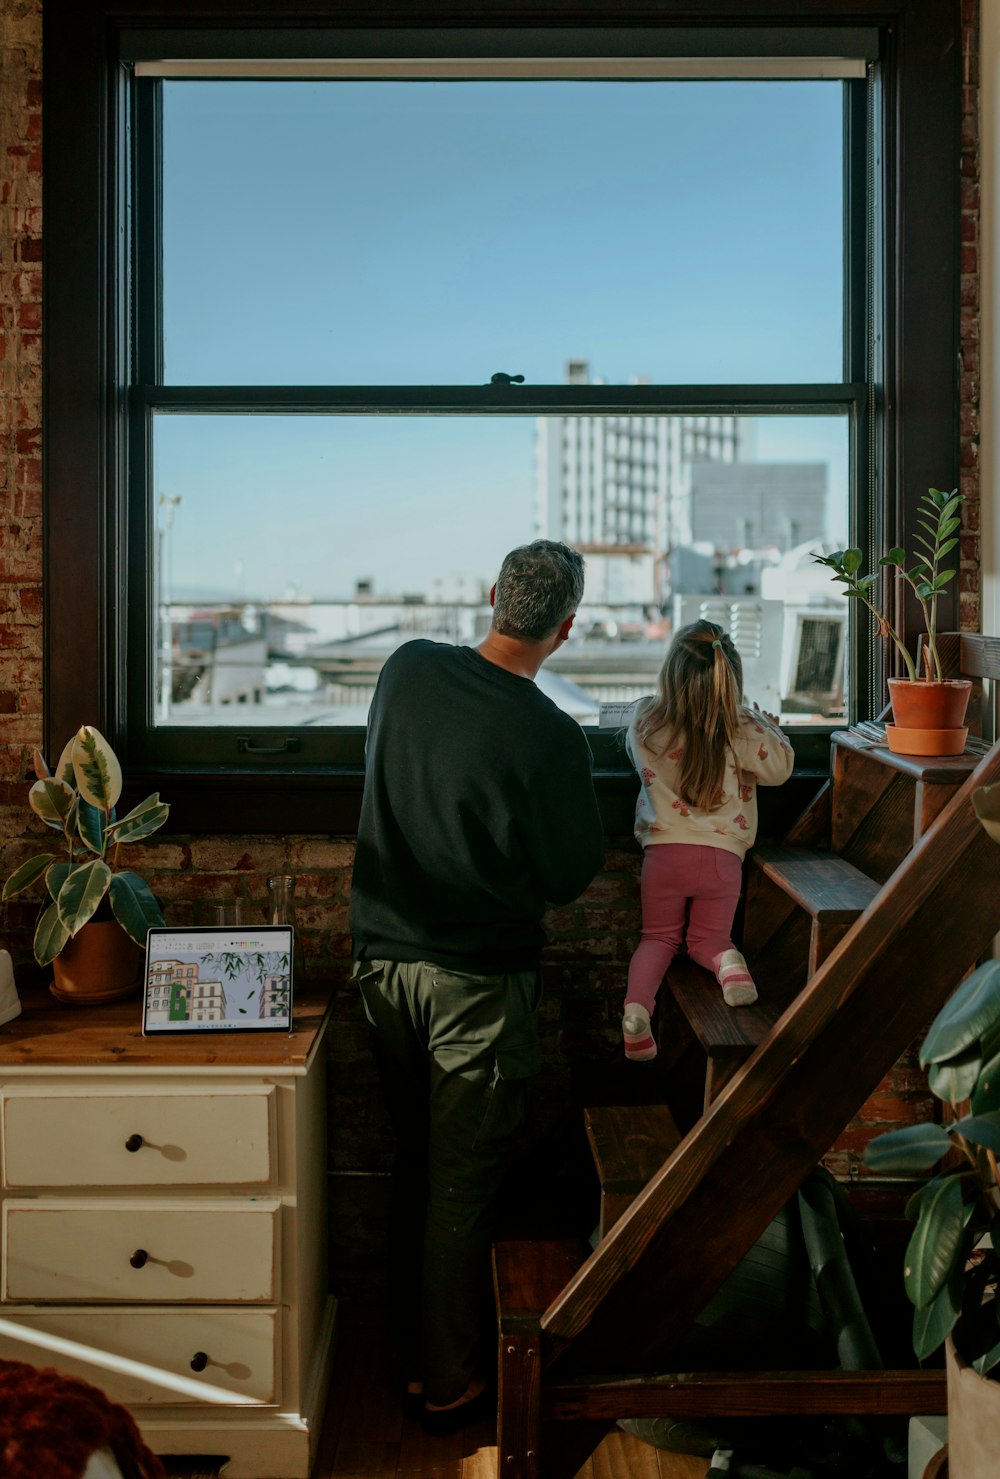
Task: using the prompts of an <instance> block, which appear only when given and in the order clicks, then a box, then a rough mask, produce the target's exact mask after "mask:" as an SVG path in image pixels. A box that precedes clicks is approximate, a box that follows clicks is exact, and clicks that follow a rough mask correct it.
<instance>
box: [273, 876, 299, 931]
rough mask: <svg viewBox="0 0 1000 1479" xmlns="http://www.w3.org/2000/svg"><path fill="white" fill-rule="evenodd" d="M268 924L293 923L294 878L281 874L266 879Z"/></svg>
mask: <svg viewBox="0 0 1000 1479" xmlns="http://www.w3.org/2000/svg"><path fill="white" fill-rule="evenodd" d="M267 922H268V924H290V925H292V926H293V927H294V924H295V879H294V878H293V877H292V876H291V874H288V873H285V874H281V875H280V876H278V877H277V878H269V879H268V880H267Z"/></svg>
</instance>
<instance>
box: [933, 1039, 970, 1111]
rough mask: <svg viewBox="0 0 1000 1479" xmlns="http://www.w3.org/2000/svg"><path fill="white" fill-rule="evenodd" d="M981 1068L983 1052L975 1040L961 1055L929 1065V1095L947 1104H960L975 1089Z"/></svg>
mask: <svg viewBox="0 0 1000 1479" xmlns="http://www.w3.org/2000/svg"><path fill="white" fill-rule="evenodd" d="M982 1066H983V1052H982V1047H981V1045H980V1043H979V1039H978V1038H977V1039H976V1041H975V1042H974V1043H970V1044H969V1046H968V1047H967V1048H965V1049H963V1051H962V1052H961V1053H956V1054H955V1055H954V1056H953V1057H951V1058H944V1059H943V1060H942V1061H941V1062H940V1063H932V1064H931V1068H930V1072H929V1073H928V1075H927V1082H928V1085H929V1087H930V1091H931V1093H932V1094H936V1095H937V1097H938V1098H939V1099H945V1100H947V1102H948V1103H949V1104H961V1103H962V1101H963V1099H968V1098H969V1097H970V1095H971V1094H972V1091H973V1089H974V1088H975V1087H976V1084H977V1083H978V1081H979V1074H980V1071H981V1069H982Z"/></svg>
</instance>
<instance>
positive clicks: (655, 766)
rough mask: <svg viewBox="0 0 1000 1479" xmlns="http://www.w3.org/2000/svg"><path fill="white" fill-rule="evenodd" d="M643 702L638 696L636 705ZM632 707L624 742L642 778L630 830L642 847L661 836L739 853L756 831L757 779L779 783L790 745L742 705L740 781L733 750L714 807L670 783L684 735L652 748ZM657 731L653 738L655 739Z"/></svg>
mask: <svg viewBox="0 0 1000 1479" xmlns="http://www.w3.org/2000/svg"><path fill="white" fill-rule="evenodd" d="M643 708H645V704H644V703H642V702H640V703H639V704H637V705H636V710H641V709H643ZM636 710H633V714H632V721H631V723H630V724H629V729H628V735H627V737H626V741H625V747H626V749H627V750H628V754H629V759H630V760H631V761H632V764H633V765H634V766H635V768H636V770H637V771H638V773H639V779H640V780H641V782H642V785H641V787H640V788H639V799H638V800H637V802H636V804H635V835H636V840H637V841H638V842H640V843H641V844H642V846H643V847H651V846H653V845H654V844H656V843H660V842H687V843H692V842H694V843H697V844H698V845H700V846H701V847H721V848H723V849H724V850H725V851H726V852H733V853H736V855H737V857H740V858H742V857H743V856H744V854H745V853H746V851H747V848H748V847H750V846H751V844H752V843H753V840H754V838H755V837H756V835H757V785H758V783H759V784H760V785H762V786H780V785H781V783H782V781H787V779H788V777H789V776H790V775H791V773H792V764H793V761H794V756H793V754H792V747H791V745H790V744H789V743H788V741H787V740H786V739H785V736H784V735H783V734H782V733H781V730H780V729H777V728H775V726H774V725H773V724H771V723H769V721H768V720H767V719H765V718H764V716H763V714H758V713H755V712H751V710H749V709H744V710H743V711H742V712H743V723H742V726H741V730H740V737H739V740H738V741H737V745H736V759H737V760H738V761H739V767H740V781H741V784H740V783H738V782H737V776H736V768H735V766H734V764H733V755H732V753H731V752H727V755H726V777H725V780H724V782H723V799H722V802H721V804H720V805H719V806H718V807H717V808H716V809H715V810H714V811H706V810H704V808H702V807H699V806H692V805H690V804H689V803H688V802H686V801H683V800H682V799H681V797H680V796H678V794H677V791H676V790H675V789H674V787H675V785H676V781H677V777H678V775H679V773H680V765H679V764H678V762H679V760H680V758H681V756H682V755H683V753H684V752H683V741H682V740H678V741H676V742H675V743H674V744H672V745H671V747H670V749H669V751H664V752H663V753H660V754H657V753H655V752H654V751H653V750H651V749H650V748H649V747H648V746H647V745H645V744H644V743H643V741H642V740H641V739H640V738H639V734H638V731H637V728H636V717H637V716H636ZM660 738H661V736H660V735H656V736H654V738H653V743H654V745H655V744H657V742H658V741H659V740H660Z"/></svg>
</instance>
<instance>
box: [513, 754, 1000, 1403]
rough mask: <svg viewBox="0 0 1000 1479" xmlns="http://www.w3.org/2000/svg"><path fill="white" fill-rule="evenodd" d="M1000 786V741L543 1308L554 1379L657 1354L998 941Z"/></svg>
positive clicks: (625, 1366) (633, 1363) (645, 1363)
mask: <svg viewBox="0 0 1000 1479" xmlns="http://www.w3.org/2000/svg"><path fill="white" fill-rule="evenodd" d="M997 780H1000V744H998V745H994V746H993V748H992V749H991V750H990V752H989V754H988V755H986V756H985V757H984V759H983V760H982V762H981V763H980V764H979V766H978V767H977V768H976V770H975V771H973V773H972V774H971V775H970V776H969V778H968V780H967V781H966V782H965V783H964V784H963V785H962V786H961V787H960V788H959V789H958V790H957V791H956V794H955V796H954V798H953V799H952V800H951V801H950V802H949V804H948V805H947V806H946V807H945V808H944V810H943V811H942V812H941V814H940V816H939V817H938V818H937V820H936V821H935V822H934V824H933V825H932V826H931V828H930V829H929V830H928V832H927V833H926V834H925V835H924V837H923V838H922V839H921V840H920V842H919V843H918V844H917V846H916V847H915V848H914V849H913V851H912V852H911V853H910V854H909V855H908V856H907V857H906V858H905V859H904V860H903V862H902V863H901V864H900V866H899V867H898V868H897V870H896V872H895V873H894V874H893V875H892V876H891V878H890V879H889V880H888V881H887V882H886V884H885V886H884V887H883V889H882V891H881V892H880V894H879V896H878V898H877V899H876V900H875V901H874V902H873V903H872V904H871V905H870V906H869V907H868V909H866V910H865V912H864V913H863V914H862V915H861V916H860V918H859V919H858V920H857V921H856V922H855V924H854V925H853V926H852V928H851V929H850V931H849V932H848V933H847V934H846V935H845V936H844V938H843V940H842V941H841V942H840V944H839V945H837V946H836V948H835V949H834V951H833V953H832V954H831V955H830V956H829V958H828V959H827V960H826V962H825V963H824V964H823V965H822V966H821V968H820V970H819V971H818V972H817V974H816V976H815V977H814V978H813V979H812V981H811V982H810V983H809V985H808V986H807V987H806V989H805V990H804V991H803V992H802V994H801V995H800V996H799V997H798V998H797V999H796V1000H795V1002H794V1003H793V1004H792V1005H791V1006H790V1007H789V1008H788V1010H787V1011H786V1012H785V1014H784V1015H783V1016H782V1017H781V1018H780V1019H779V1020H778V1022H777V1023H776V1025H775V1028H774V1031H773V1033H772V1034H771V1036H770V1037H769V1038H767V1039H766V1041H765V1042H763V1043H762V1044H761V1045H760V1047H759V1048H758V1049H757V1050H756V1052H755V1053H754V1054H753V1056H752V1057H751V1058H750V1059H749V1060H748V1061H747V1063H746V1064H745V1065H744V1067H743V1068H742V1069H741V1070H740V1071H739V1072H738V1073H737V1075H736V1076H735V1077H734V1078H733V1080H732V1081H731V1083H729V1085H728V1086H727V1087H726V1089H725V1090H724V1091H723V1092H722V1094H721V1095H720V1096H719V1098H718V1099H717V1100H716V1101H715V1103H714V1104H713V1106H712V1108H711V1110H710V1111H709V1112H708V1113H707V1114H706V1115H705V1116H704V1117H703V1118H702V1119H701V1120H699V1121H698V1123H697V1124H696V1125H695V1127H694V1128H693V1129H692V1130H691V1132H690V1133H689V1134H688V1135H687V1137H686V1138H685V1139H684V1140H683V1141H682V1142H681V1144H680V1145H679V1146H678V1147H677V1149H676V1151H675V1152H674V1153H673V1155H672V1156H671V1157H670V1159H669V1160H668V1161H667V1162H666V1164H665V1165H664V1166H663V1168H662V1169H661V1170H660V1171H659V1172H658V1174H657V1175H656V1176H655V1177H654V1178H653V1180H652V1181H651V1182H650V1183H649V1185H648V1186H647V1187H646V1189H645V1191H644V1192H642V1193H641V1194H640V1195H639V1197H637V1199H636V1200H635V1201H634V1202H633V1203H632V1205H631V1207H630V1208H629V1209H628V1211H627V1212H626V1213H625V1214H624V1215H623V1216H622V1217H621V1219H620V1220H619V1221H618V1222H617V1223H616V1225H615V1227H614V1228H613V1229H612V1230H611V1232H610V1233H609V1235H608V1236H607V1238H605V1239H604V1241H603V1242H601V1243H600V1245H599V1246H598V1247H597V1249H596V1250H595V1251H594V1253H593V1254H591V1256H590V1257H589V1258H588V1259H587V1261H586V1262H585V1263H584V1264H583V1266H582V1267H581V1268H580V1269H579V1271H578V1272H577V1273H576V1274H575V1275H574V1277H573V1278H572V1279H571V1280H570V1281H569V1283H568V1284H567V1285H566V1286H565V1288H564V1289H563V1290H562V1292H561V1293H560V1294H559V1295H558V1297H557V1298H556V1299H555V1300H554V1301H553V1303H552V1304H551V1305H550V1306H549V1308H548V1309H547V1310H546V1311H545V1314H544V1315H543V1317H542V1321H541V1326H542V1334H543V1346H542V1356H543V1362H544V1364H545V1366H546V1369H551V1368H552V1367H553V1366H557V1367H558V1371H559V1373H560V1378H561V1377H562V1375H563V1374H564V1373H572V1372H574V1371H576V1372H582V1371H587V1372H590V1373H597V1372H601V1371H606V1372H615V1371H618V1372H620V1371H637V1370H642V1369H644V1368H646V1369H648V1367H649V1365H650V1363H651V1362H655V1361H656V1360H657V1358H659V1357H662V1355H663V1353H665V1352H666V1351H667V1350H669V1348H670V1346H671V1344H672V1343H674V1342H675V1341H676V1340H677V1339H678V1338H679V1337H680V1336H681V1335H682V1334H683V1333H684V1331H685V1330H686V1328H687V1327H688V1326H689V1325H690V1323H691V1321H692V1320H693V1318H694V1317H695V1316H696V1315H697V1314H698V1312H699V1311H700V1310H701V1309H703V1308H704V1306H705V1304H706V1303H707V1302H708V1300H709V1299H710V1298H711V1296H712V1294H713V1293H714V1292H715V1290H716V1289H717V1288H718V1287H719V1285H720V1284H721V1283H722V1281H723V1280H724V1279H725V1278H726V1277H727V1276H728V1274H729V1273H730V1272H731V1271H732V1269H733V1268H735V1266H736V1264H737V1263H738V1262H739V1260H740V1259H741V1258H742V1257H743V1256H744V1254H745V1253H746V1252H747V1250H748V1249H749V1248H750V1246H751V1245H752V1244H753V1242H754V1241H755V1240H756V1238H757V1237H759V1236H760V1234H761V1233H762V1232H763V1230H764V1228H765V1227H766V1225H767V1224H768V1223H769V1222H770V1221H771V1219H772V1218H773V1217H775V1216H776V1215H777V1213H778V1212H779V1211H780V1209H781V1207H782V1206H783V1205H784V1203H785V1202H786V1201H787V1200H788V1198H789V1197H790V1196H791V1195H792V1194H793V1193H794V1192H795V1190H796V1189H797V1187H798V1186H799V1184H800V1183H801V1182H802V1180H803V1179H804V1177H805V1176H806V1174H807V1173H808V1172H809V1170H810V1169H811V1168H812V1167H813V1166H814V1165H815V1164H816V1163H817V1161H818V1160H819V1159H820V1157H821V1156H822V1155H823V1154H825V1152H826V1151H827V1150H828V1149H829V1147H830V1145H831V1144H832V1142H833V1140H834V1139H835V1137H836V1136H837V1135H838V1134H839V1133H840V1131H841V1130H842V1129H843V1127H844V1125H845V1124H846V1123H847V1122H848V1120H849V1119H850V1117H851V1116H852V1115H853V1114H854V1113H856V1111H857V1109H858V1108H859V1106H860V1105H861V1104H862V1103H863V1102H864V1100H865V1099H866V1098H867V1097H868V1095H869V1094H870V1093H872V1092H873V1090H874V1089H875V1088H876V1086H877V1085H878V1083H879V1081H880V1080H881V1079H882V1077H883V1076H884V1075H885V1073H886V1072H887V1071H888V1070H889V1068H890V1067H891V1066H892V1064H893V1063H894V1062H895V1061H896V1060H897V1059H898V1058H899V1056H900V1054H901V1053H902V1052H903V1051H904V1050H905V1049H906V1048H907V1047H908V1045H909V1044H910V1043H911V1042H912V1041H913V1040H914V1038H915V1037H917V1036H918V1034H919V1033H920V1032H921V1031H922V1030H923V1029H924V1028H926V1026H927V1025H928V1023H929V1022H930V1020H931V1018H932V1016H933V1015H934V1013H935V1012H936V1011H937V1010H938V1009H939V1007H940V1006H941V1005H942V1003H943V1002H944V1001H945V1000H946V999H947V997H948V995H949V994H950V993H951V991H952V990H953V989H954V987H955V985H956V984H957V982H958V980H959V979H960V977H961V975H962V974H963V973H964V971H965V970H967V969H968V968H969V967H970V966H971V965H972V964H973V963H974V962H975V960H976V959H977V957H978V956H979V955H980V954H982V952H983V951H984V950H985V949H986V947H987V946H988V944H989V942H990V940H991V939H992V937H993V935H994V934H995V933H996V932H997V931H998V929H1000V852H998V850H997V847H996V844H995V843H993V842H991V841H990V840H989V839H988V837H987V836H986V834H985V832H983V830H982V828H981V827H980V825H979V823H978V821H977V820H976V817H975V814H974V811H973V807H972V800H971V797H972V792H973V791H974V790H975V789H976V788H977V787H979V786H982V785H990V784H992V783H994V782H995V781H997ZM760 985H761V988H762V991H763V992H764V993H766V991H767V982H766V981H764V982H761V983H760ZM639 1312H641V1315H640V1313H639Z"/></svg>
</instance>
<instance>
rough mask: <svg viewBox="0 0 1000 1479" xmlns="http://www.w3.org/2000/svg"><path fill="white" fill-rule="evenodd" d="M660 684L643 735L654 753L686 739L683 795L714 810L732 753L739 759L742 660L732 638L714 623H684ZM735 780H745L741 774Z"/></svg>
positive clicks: (679, 783)
mask: <svg viewBox="0 0 1000 1479" xmlns="http://www.w3.org/2000/svg"><path fill="white" fill-rule="evenodd" d="M659 687H660V692H659V696H658V698H657V699H656V700H655V701H654V702H653V703H652V704H650V705H648V706H647V707H646V709H645V711H644V712H643V713H642V714H641V716H640V718H639V721H638V727H639V736H640V738H641V739H642V741H643V742H644V743H645V744H646V745H647V746H648V747H649V748H650V749H651V750H653V753H654V754H658V753H659V754H662V753H663V751H665V750H668V749H670V748H671V746H674V745H677V744H678V743H681V745H682V750H683V753H682V754H681V755H680V756H679V769H678V774H677V781H676V787H677V791H678V794H679V795H680V797H681V798H682V800H684V801H686V802H688V803H689V804H690V805H693V806H697V807H700V808H702V809H703V810H705V811H714V810H715V809H716V808H717V807H718V806H720V805H721V803H722V799H723V794H724V791H725V784H726V755H727V752H728V753H729V754H731V755H732V758H733V763H734V764H737V763H738V762H737V761H736V753H737V752H736V744H737V740H738V738H739V734H740V723H741V713H740V710H741V706H742V703H743V664H742V663H741V662H740V656H739V653H738V652H737V651H736V648H735V646H734V645H733V641H732V638H731V637H730V636H729V635H728V634H727V633H726V632H725V631H723V629H722V627H720V626H717V625H716V624H715V622H712V621H695V622H692V623H691V625H690V626H686V627H682V628H681V630H680V631H679V632H677V634H676V635H675V637H674V640H673V641H672V642H671V644H670V647H669V649H668V651H667V656H666V658H665V660H664V663H663V668H662V670H661V672H660V683H659ZM654 739H655V741H656V744H655V746H654V744H653V741H654ZM736 784H737V785H740V784H742V776H741V775H740V774H739V773H738V772H737V775H736Z"/></svg>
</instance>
